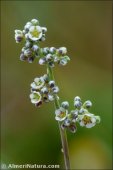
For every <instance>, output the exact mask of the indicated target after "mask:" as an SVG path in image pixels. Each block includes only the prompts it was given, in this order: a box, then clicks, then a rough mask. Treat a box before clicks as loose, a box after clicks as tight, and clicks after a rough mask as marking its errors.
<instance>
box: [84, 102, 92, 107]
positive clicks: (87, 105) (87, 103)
mask: <svg viewBox="0 0 113 170" xmlns="http://www.w3.org/2000/svg"><path fill="white" fill-rule="evenodd" d="M91 106H92V102H91V101H90V100H87V101H85V103H84V104H83V107H85V108H90V107H91Z"/></svg>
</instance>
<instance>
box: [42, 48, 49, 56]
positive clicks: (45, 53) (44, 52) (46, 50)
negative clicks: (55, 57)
mask: <svg viewBox="0 0 113 170" xmlns="http://www.w3.org/2000/svg"><path fill="white" fill-rule="evenodd" d="M42 51H43V54H44V55H47V54H48V53H49V47H45V48H43V50H42Z"/></svg>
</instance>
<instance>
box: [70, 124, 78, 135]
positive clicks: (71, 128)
mask: <svg viewBox="0 0 113 170" xmlns="http://www.w3.org/2000/svg"><path fill="white" fill-rule="evenodd" d="M68 129H69V130H70V132H72V133H75V132H76V130H77V128H76V125H75V124H73V123H72V124H71V125H70V126H69V127H68Z"/></svg>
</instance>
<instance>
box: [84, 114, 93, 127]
mask: <svg viewBox="0 0 113 170" xmlns="http://www.w3.org/2000/svg"><path fill="white" fill-rule="evenodd" d="M83 121H84V124H85V125H86V124H88V123H92V122H91V118H90V117H89V116H87V115H85V116H84V118H83Z"/></svg>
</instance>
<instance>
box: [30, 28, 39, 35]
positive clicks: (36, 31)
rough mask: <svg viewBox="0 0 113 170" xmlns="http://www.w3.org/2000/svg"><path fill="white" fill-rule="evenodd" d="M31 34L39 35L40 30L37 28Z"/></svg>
mask: <svg viewBox="0 0 113 170" xmlns="http://www.w3.org/2000/svg"><path fill="white" fill-rule="evenodd" d="M31 34H32V36H33V37H39V34H40V32H39V31H38V30H37V29H36V28H35V29H34V30H33V32H31Z"/></svg>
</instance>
